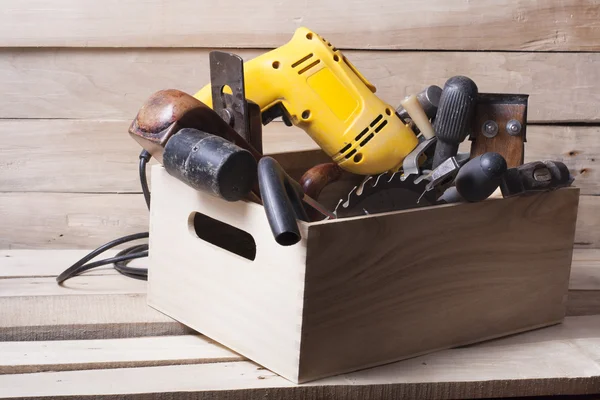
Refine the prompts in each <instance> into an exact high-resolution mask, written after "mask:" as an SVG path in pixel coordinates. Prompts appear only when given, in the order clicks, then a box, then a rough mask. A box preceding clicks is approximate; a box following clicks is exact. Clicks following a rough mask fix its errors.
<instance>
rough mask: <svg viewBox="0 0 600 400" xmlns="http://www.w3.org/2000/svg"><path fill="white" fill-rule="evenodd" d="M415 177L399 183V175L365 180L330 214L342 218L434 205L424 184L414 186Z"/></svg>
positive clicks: (390, 174) (381, 175) (385, 174)
mask: <svg viewBox="0 0 600 400" xmlns="http://www.w3.org/2000/svg"><path fill="white" fill-rule="evenodd" d="M418 177H419V175H410V176H408V177H405V179H404V180H402V173H400V172H395V173H391V172H386V173H383V174H380V175H377V176H374V175H370V176H367V177H366V178H365V179H364V180H363V181H362V182H361V183H360V184H359V185H358V186H355V187H354V188H352V190H350V192H349V193H348V196H347V197H346V198H343V199H341V200H340V201H339V202H338V204H337V206H336V208H335V210H334V214H335V215H336V216H337V217H338V218H344V217H354V216H357V215H369V214H377V213H382V212H388V211H397V210H406V209H410V208H415V207H423V206H428V205H432V204H435V195H434V193H433V192H427V191H426V190H425V189H426V188H425V187H426V185H427V183H428V181H427V180H419V181H418V182H415V180H416V179H417V178H418ZM424 192H425V194H424ZM421 196H423V197H422V198H421V199H420V201H419V198H420V197H421Z"/></svg>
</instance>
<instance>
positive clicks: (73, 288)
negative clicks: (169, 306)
mask: <svg viewBox="0 0 600 400" xmlns="http://www.w3.org/2000/svg"><path fill="white" fill-rule="evenodd" d="M65 269H66V267H65ZM144 293H146V282H145V281H141V280H138V279H131V278H127V277H125V276H123V275H121V274H112V275H87V274H84V275H82V276H78V277H75V278H73V279H69V280H68V281H66V282H64V283H63V285H61V286H59V285H58V284H57V283H56V279H55V277H34V278H13V279H0V297H15V296H32V297H34V296H77V295H82V294H85V295H95V294H98V295H104V294H106V295H111V294H144Z"/></svg>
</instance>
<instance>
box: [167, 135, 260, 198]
mask: <svg viewBox="0 0 600 400" xmlns="http://www.w3.org/2000/svg"><path fill="white" fill-rule="evenodd" d="M163 165H164V167H165V170H166V171H167V172H168V173H169V174H170V175H173V176H174V177H176V178H177V179H179V180H181V181H182V182H184V183H186V184H187V185H189V186H191V187H193V188H194V189H197V190H202V191H204V192H208V193H210V194H212V195H214V196H217V197H221V198H223V199H225V200H227V201H237V200H240V199H243V198H244V197H246V196H247V195H248V193H250V190H251V189H252V185H254V183H255V182H256V159H255V158H254V157H253V156H252V154H251V153H250V152H249V151H247V150H244V149H242V148H241V147H239V146H237V145H235V144H233V143H231V142H229V141H227V140H225V139H223V138H222V137H219V136H215V135H211V134H210V133H206V132H202V131H199V130H197V129H192V128H184V129H181V130H180V131H179V132H177V133H176V134H175V135H173V136H172V137H171V138H170V139H169V140H168V141H167V144H166V145H165V151H164V154H163Z"/></svg>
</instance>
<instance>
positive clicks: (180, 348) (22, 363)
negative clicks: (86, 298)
mask: <svg viewBox="0 0 600 400" xmlns="http://www.w3.org/2000/svg"><path fill="white" fill-rule="evenodd" d="M0 353H2V359H1V360H0V374H23V373H33V372H46V371H73V370H78V371H80V370H88V369H108V368H134V367H148V366H158V365H182V364H203V363H218V362H231V361H242V360H245V359H244V358H242V357H241V356H240V355H238V354H236V353H234V352H232V351H231V350H229V349H227V348H225V347H223V346H220V345H219V344H217V343H214V342H212V341H211V340H209V339H207V338H206V337H204V336H200V335H195V336H192V335H181V336H163V337H147V338H142V337H137V338H127V339H102V340H61V341H52V342H45V341H38V342H0Z"/></svg>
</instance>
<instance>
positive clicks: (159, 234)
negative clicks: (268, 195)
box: [148, 165, 306, 381]
mask: <svg viewBox="0 0 600 400" xmlns="http://www.w3.org/2000/svg"><path fill="white" fill-rule="evenodd" d="M152 173H153V175H152V185H153V187H154V192H153V195H152V208H151V218H150V221H151V225H150V248H151V251H150V258H149V262H150V264H149V275H148V304H149V305H150V306H151V307H154V308H156V309H157V310H159V311H161V312H163V313H165V314H166V315H168V316H170V317H172V318H174V319H176V320H178V321H180V322H182V323H184V324H185V325H187V326H190V327H192V328H193V329H195V330H198V331H201V332H202V334H204V335H206V336H208V337H210V338H212V339H214V340H216V341H218V342H219V343H222V344H224V345H225V346H227V347H229V348H231V349H233V350H234V351H236V352H238V353H240V354H242V355H244V356H245V357H248V358H250V359H252V360H254V361H257V362H259V363H260V364H261V365H263V366H264V367H266V368H269V369H270V370H273V371H275V372H277V373H278V374H280V375H282V376H284V377H286V378H287V379H290V380H292V381H297V380H298V359H299V357H300V328H301V324H302V301H301V299H302V295H303V288H304V280H303V273H304V259H305V256H306V253H305V245H304V244H298V245H295V246H286V247H284V246H280V245H279V244H277V242H275V240H274V239H273V234H272V233H271V230H270V228H269V224H268V222H267V219H266V218H265V213H264V209H263V207H262V206H260V205H258V204H255V203H251V202H242V201H238V202H231V203H228V202H224V201H223V200H222V199H219V198H217V197H214V196H211V195H209V194H207V193H202V192H198V191H196V190H195V189H193V188H191V187H189V186H187V185H185V184H184V183H182V182H180V181H179V180H177V179H175V178H173V177H172V176H170V175H169V174H167V172H166V171H165V170H164V168H162V167H161V166H158V165H157V166H155V167H154V168H153V171H152ZM195 213H201V215H202V216H204V217H205V218H208V219H216V220H218V221H220V222H222V225H221V226H213V227H211V228H210V229H211V231H213V233H215V234H216V235H219V236H220V237H225V238H226V239H228V240H229V242H230V243H231V245H232V246H234V245H235V244H236V242H235V241H236V237H235V236H234V232H232V231H233V230H234V228H235V229H236V230H237V231H240V230H241V231H243V232H245V233H246V235H247V236H249V237H250V239H249V242H250V244H249V247H251V248H252V250H254V255H255V257H252V258H243V257H241V256H240V255H238V254H239V253H234V252H233V251H231V250H227V247H226V246H225V245H218V244H213V243H215V242H210V241H208V240H202V239H201V238H202V236H200V235H199V234H198V233H197V232H198V229H195V227H194V224H195V218H194V214H195ZM223 225H224V226H223ZM202 229H203V228H202V227H200V228H199V230H200V231H202ZM204 229H208V228H204ZM225 243H227V240H225ZM174 248H178V249H180V251H175V252H174V251H173V249H174ZM174 293H177V295H174Z"/></svg>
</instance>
